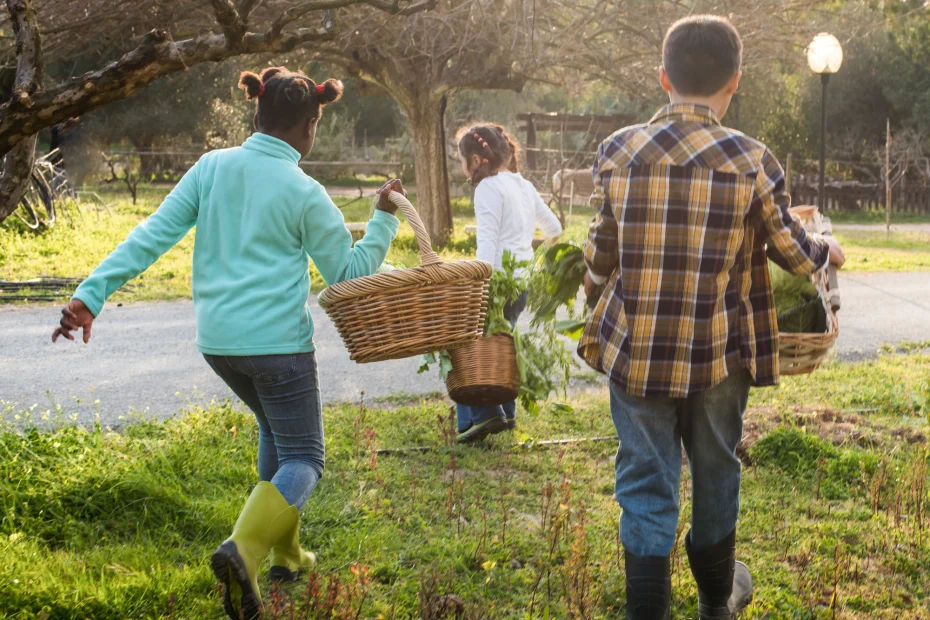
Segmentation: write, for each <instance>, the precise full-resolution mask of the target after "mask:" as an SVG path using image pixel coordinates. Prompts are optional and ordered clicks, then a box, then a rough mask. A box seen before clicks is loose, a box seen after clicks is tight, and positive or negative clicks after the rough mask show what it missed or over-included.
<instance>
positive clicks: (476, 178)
mask: <svg viewBox="0 0 930 620" xmlns="http://www.w3.org/2000/svg"><path fill="white" fill-rule="evenodd" d="M456 140H458V144H459V153H460V154H461V155H462V156H463V157H465V158H466V159H467V158H470V157H471V156H472V155H477V156H478V157H479V158H480V159H481V164H480V165H479V166H478V168H477V169H476V170H475V171H474V172H472V174H471V178H470V179H468V182H469V183H471V184H472V186H477V185H478V183H481V181H483V180H484V179H486V178H488V177H490V176H494V175H495V174H497V171H498V170H499V169H500V167H501V166H502V165H504V164H505V163H507V162H508V161H509V162H510V165H509V166H508V168H509V169H510V171H511V172H518V171H519V164H518V163H517V155H518V154H519V153H520V145H519V144H517V142H516V141H515V140H513V139H512V138H511V137H510V136H508V135H507V131H506V130H505V129H504V128H503V127H502V126H500V125H496V124H494V123H481V124H479V125H472V126H470V127H462V128H461V129H459V130H458V132H457V133H456Z"/></svg>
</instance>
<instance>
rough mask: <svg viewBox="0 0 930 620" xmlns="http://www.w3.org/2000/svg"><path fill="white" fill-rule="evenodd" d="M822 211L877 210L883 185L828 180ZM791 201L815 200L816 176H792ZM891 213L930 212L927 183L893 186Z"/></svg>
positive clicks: (882, 203)
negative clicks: (793, 178) (838, 182)
mask: <svg viewBox="0 0 930 620" xmlns="http://www.w3.org/2000/svg"><path fill="white" fill-rule="evenodd" d="M824 194H825V201H824V202H825V204H824V208H825V210H826V211H878V210H882V211H883V210H884V209H885V187H884V185H882V184H880V183H869V184H866V183H842V184H837V183H828V184H827V186H826V188H825V191H824ZM791 199H792V200H791V201H792V202H793V203H794V204H796V205H802V204H808V205H816V204H818V196H817V183H816V179H813V182H812V179H811V178H809V177H802V178H799V179H796V180H795V181H794V183H793V185H792V188H791ZM891 211H892V213H924V214H930V187H928V186H924V185H910V186H904V187H901V186H900V185H899V186H897V187H895V188H894V191H893V192H892V201H891Z"/></svg>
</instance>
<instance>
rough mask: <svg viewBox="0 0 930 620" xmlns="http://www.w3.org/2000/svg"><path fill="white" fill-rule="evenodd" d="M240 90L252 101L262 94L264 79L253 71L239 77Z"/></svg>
mask: <svg viewBox="0 0 930 620" xmlns="http://www.w3.org/2000/svg"><path fill="white" fill-rule="evenodd" d="M239 88H241V89H242V90H244V91H245V98H246V99H248V100H249V101H252V100H253V99H255V98H256V97H258V95H259V93H261V92H262V78H260V77H258V75H256V74H255V73H252V72H251V71H243V72H242V73H241V74H240V75H239Z"/></svg>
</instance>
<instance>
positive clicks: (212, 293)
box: [74, 133, 398, 355]
mask: <svg viewBox="0 0 930 620" xmlns="http://www.w3.org/2000/svg"><path fill="white" fill-rule="evenodd" d="M299 160H300V154H299V153H298V152H297V151H296V150H294V149H293V148H292V147H291V146H290V145H288V144H287V143H285V142H283V141H281V140H278V139H277V138H272V137H271V136H268V135H266V134H262V133H256V134H254V135H252V136H251V137H250V138H249V139H248V140H246V141H245V143H243V145H242V146H241V147H237V148H232V149H225V150H221V151H213V152H210V153H207V154H206V155H204V156H203V157H201V158H200V160H199V161H198V162H197V163H196V164H195V165H194V167H193V168H191V169H190V170H189V171H188V172H187V174H185V175H184V178H182V179H181V181H180V183H178V185H177V186H176V187H175V188H174V190H173V191H172V192H171V193H170V194H169V195H168V197H167V198H165V201H164V202H163V203H162V205H161V206H160V207H159V208H158V209H157V210H156V211H155V213H153V214H152V216H151V217H149V218H148V219H147V220H146V221H144V222H142V223H141V224H139V225H138V226H137V227H136V228H135V230H133V231H132V233H130V234H129V236H128V237H127V238H126V240H125V241H123V242H122V243H121V244H120V245H119V246H117V248H116V249H115V250H114V251H113V252H112V253H111V254H110V255H109V256H108V257H107V258H106V259H105V260H104V261H103V262H102V263H100V266H98V267H97V268H96V269H95V270H94V272H93V273H92V274H91V275H90V277H88V278H87V279H86V280H85V281H84V282H83V283H82V284H81V285H80V287H78V289H77V291H76V292H75V293H74V299H79V300H81V301H82V302H84V304H85V305H86V306H87V307H88V309H90V311H91V312H92V313H93V314H94V316H97V315H99V314H100V312H101V310H103V305H104V302H105V301H106V299H107V298H108V297H109V296H110V295H112V294H113V292H114V291H116V290H117V289H118V288H119V287H121V286H122V285H123V284H125V283H126V282H127V281H129V280H131V279H132V278H134V277H136V276H137V275H139V274H140V273H142V272H143V271H145V270H146V269H147V268H148V267H149V266H150V265H151V264H152V263H154V262H155V261H156V260H157V259H158V257H159V256H161V255H162V254H164V253H165V252H167V251H168V250H169V249H171V247H172V246H174V245H175V244H176V243H177V242H178V241H180V240H181V239H182V238H183V237H184V235H185V234H187V232H188V231H189V230H190V229H191V227H192V226H194V225H195V224H196V226H197V230H196V232H195V237H194V266H193V291H194V309H195V311H196V314H197V348H198V349H200V351H201V352H202V353H208V354H212V355H271V354H282V353H303V352H308V351H313V323H312V321H311V319H310V311H309V308H308V306H307V297H308V295H309V293H310V275H309V271H308V268H309V260H313V263H314V264H315V265H316V267H317V269H318V270H319V272H320V275H322V276H323V279H324V280H325V281H326V283H327V284H334V283H336V282H341V281H343V280H349V279H352V278H358V277H361V276H367V275H370V274H372V273H374V272H375V270H377V269H378V267H379V266H380V265H381V263H382V262H383V261H384V257H385V256H386V255H387V251H388V248H389V247H390V244H391V241H392V240H393V239H394V236H395V235H396V234H397V226H398V220H397V218H395V217H394V216H393V215H390V214H389V213H385V212H383V211H376V212H375V215H374V217H373V218H372V219H371V221H369V222H368V228H367V231H366V234H365V237H364V239H362V240H361V241H359V242H358V243H356V244H355V246H354V247H353V245H352V236H351V234H350V233H349V231H348V230H346V228H345V221H344V219H343V216H342V212H341V211H339V209H338V208H337V207H336V205H334V204H333V201H332V200H331V199H330V198H329V196H328V195H327V194H326V191H325V190H324V189H323V187H322V186H321V185H320V184H319V183H317V182H316V181H315V180H313V179H312V178H310V177H309V176H307V175H306V174H304V172H303V171H302V170H301V169H300V167H299V166H298V161H299Z"/></svg>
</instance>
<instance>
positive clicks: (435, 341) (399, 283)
mask: <svg viewBox="0 0 930 620" xmlns="http://www.w3.org/2000/svg"><path fill="white" fill-rule="evenodd" d="M390 199H391V202H393V203H394V204H396V205H397V207H398V208H399V209H400V210H401V211H402V212H403V213H404V215H405V216H406V217H407V222H408V223H409V224H410V226H411V227H412V228H413V232H414V234H415V235H416V238H417V244H418V245H419V246H420V266H419V267H416V268H413V269H399V270H397V271H390V272H386V273H379V274H375V275H371V276H365V277H363V278H355V279H354V280H346V281H345V282H339V283H338V284H334V285H332V286H330V287H328V288H326V289H325V290H323V292H321V293H320V296H319V302H320V307H321V308H323V310H324V311H325V312H326V314H327V315H329V317H330V318H331V319H332V321H333V323H334V324H335V325H336V330H337V331H338V332H339V335H340V336H341V337H342V340H343V342H345V345H346V348H347V349H348V350H349V354H350V357H351V359H353V360H354V361H356V362H358V363H360V364H363V363H367V362H379V361H383V360H391V359H399V358H404V357H411V356H414V355H420V354H423V353H428V352H430V351H439V350H442V349H453V348H454V347H456V346H458V345H461V344H464V343H467V342H469V341H472V340H476V339H477V338H479V337H480V336H481V334H482V331H483V329H484V316H485V313H486V312H487V308H488V282H489V280H490V278H491V265H490V264H489V263H486V262H484V261H478V260H467V261H458V262H454V263H444V262H443V261H442V259H441V258H439V256H438V255H437V254H436V253H435V252H434V251H433V248H432V244H431V241H430V238H429V234H428V233H427V232H426V228H425V227H424V226H423V222H422V221H421V220H420V216H419V215H418V214H417V212H416V209H414V208H413V205H411V204H410V202H409V201H408V200H407V199H406V198H405V197H403V196H402V195H400V194H398V193H397V192H391V195H390Z"/></svg>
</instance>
